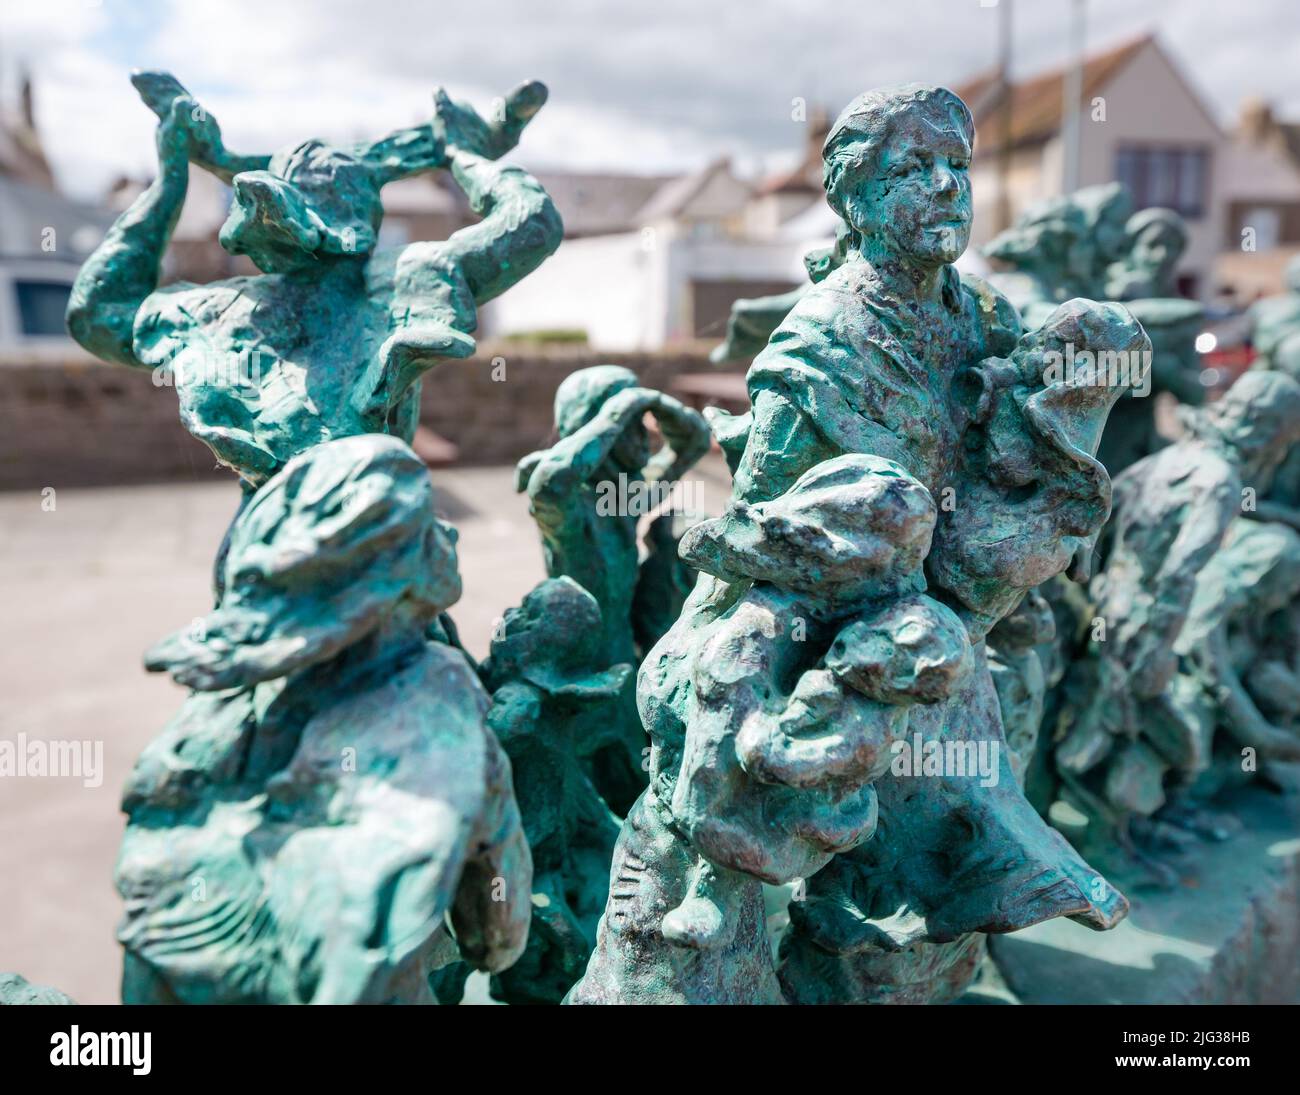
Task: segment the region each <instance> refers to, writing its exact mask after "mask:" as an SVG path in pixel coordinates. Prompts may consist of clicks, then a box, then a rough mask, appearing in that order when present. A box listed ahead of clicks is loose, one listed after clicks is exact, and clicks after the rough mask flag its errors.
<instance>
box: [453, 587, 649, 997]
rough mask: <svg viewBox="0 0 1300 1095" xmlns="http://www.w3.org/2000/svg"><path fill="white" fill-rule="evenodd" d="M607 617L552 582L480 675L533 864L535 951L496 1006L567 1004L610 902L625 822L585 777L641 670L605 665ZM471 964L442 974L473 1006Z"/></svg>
mask: <svg viewBox="0 0 1300 1095" xmlns="http://www.w3.org/2000/svg"><path fill="white" fill-rule="evenodd" d="M600 636H601V627H600V608H599V607H598V606H597V604H596V600H595V598H594V597H592V595H591V594H590V593H588V592H587V591H586V590H585V589H583V588H582V587H581V586H580V585H578V583H577V582H575V581H574V580H573V579H572V578H548V579H547V580H546V581H544V582H542V583H541V584H540V585H538V586H537V587H536V588H535V589H534V590H532V592H530V593H529V594H528V596H527V597H525V598H524V601H523V604H522V605H520V606H519V607H518V608H512V609H510V610H509V611H508V612H507V613H506V614H505V617H504V619H503V620H502V621H501V624H500V625H499V627H498V628H497V631H496V634H495V635H494V636H493V639H492V650H491V653H490V654H489V656H488V658H487V660H486V661H485V662H484V663H483V665H482V666H481V667H480V673H481V676H482V678H483V681H484V683H485V684H486V685H487V687H488V688H489V689H490V690H491V692H492V707H491V709H490V710H489V711H488V718H487V721H488V726H489V727H491V729H492V731H493V732H494V733H495V734H496V736H497V738H498V739H499V740H500V741H501V744H502V746H503V748H504V749H505V751H506V755H507V756H508V757H509V758H510V765H511V770H512V772H513V774H514V783H515V788H516V791H517V794H518V800H519V810H520V814H521V815H522V818H523V826H524V833H525V835H526V836H527V837H528V844H529V847H530V849H531V851H532V857H533V894H532V902H533V913H532V927H531V928H530V930H529V934H528V947H527V949H526V950H525V951H524V954H523V956H522V957H521V958H520V960H519V961H518V962H517V963H516V964H515V965H514V966H512V967H511V968H510V969H509V970H505V971H503V972H502V973H500V974H497V975H496V976H494V977H493V978H492V980H491V983H490V991H491V994H492V996H493V997H495V998H496V999H498V1000H502V1001H504V1002H506V1003H512V1004H558V1003H559V1002H560V1001H561V1000H562V999H563V997H564V994H565V993H566V992H568V991H569V989H570V987H571V986H572V985H573V983H574V982H575V981H577V980H578V978H579V977H581V976H582V971H583V969H584V968H585V967H586V964H587V958H588V956H589V955H590V954H591V950H592V947H593V946H594V944H595V941H596V921H597V920H598V919H599V917H600V914H601V911H602V910H603V909H604V907H605V898H606V895H607V894H608V893H609V863H610V859H611V858H612V856H613V852H614V842H615V841H616V840H617V839H618V825H619V822H618V818H616V817H615V816H614V814H613V813H612V812H611V811H610V809H609V807H608V806H607V805H606V804H605V801H604V799H602V798H601V796H600V793H599V792H598V791H597V790H596V788H595V786H594V785H593V784H592V782H591V779H590V778H589V777H588V775H587V774H586V771H585V770H584V767H585V766H584V764H583V761H584V755H583V749H584V747H585V745H586V744H587V743H588V742H590V741H598V740H601V738H602V735H603V734H604V731H605V726H606V724H607V723H608V722H609V721H610V720H611V719H613V718H617V717H618V715H619V709H620V706H621V704H622V702H623V699H624V697H625V695H626V690H627V684H628V681H629V680H630V679H631V677H632V672H633V667H632V666H631V665H628V664H620V665H614V666H609V667H604V663H603V660H602V659H603V656H602V652H601V641H600ZM468 974H469V967H468V966H466V965H464V964H461V965H458V966H456V967H447V968H446V970H445V971H444V972H442V973H440V974H439V975H437V976H436V977H435V993H436V994H437V995H438V997H439V999H440V1000H442V1001H443V1002H444V1003H452V1002H456V1001H459V1000H460V999H461V996H462V993H463V989H464V982H465V978H466V977H467V976H468Z"/></svg>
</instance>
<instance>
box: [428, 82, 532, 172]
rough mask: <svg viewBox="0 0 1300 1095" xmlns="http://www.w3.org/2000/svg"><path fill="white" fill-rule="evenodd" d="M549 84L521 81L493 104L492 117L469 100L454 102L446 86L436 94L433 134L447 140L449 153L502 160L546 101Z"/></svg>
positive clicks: (434, 99) (434, 95)
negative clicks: (488, 116) (484, 113)
mask: <svg viewBox="0 0 1300 1095" xmlns="http://www.w3.org/2000/svg"><path fill="white" fill-rule="evenodd" d="M546 95H547V92H546V85H545V84H543V83H541V82H539V81H537V80H530V81H529V82H528V83H524V84H520V85H519V86H518V87H517V88H515V89H514V90H513V91H512V92H510V94H509V95H507V96H506V97H505V98H504V99H497V100H496V101H495V102H494V103H493V109H492V111H491V117H490V118H488V119H486V120H485V119H484V118H483V117H482V116H481V115H480V114H479V113H478V111H476V110H475V109H474V108H473V107H472V106H469V105H468V104H466V103H457V102H455V101H454V100H453V99H452V98H451V97H450V96H449V95H448V94H447V92H446V91H445V90H444V89H443V88H438V89H437V90H436V91H435V92H434V93H433V122H432V128H433V133H434V136H435V137H437V138H439V139H440V140H442V141H443V142H445V144H446V146H447V149H448V152H449V153H450V152H452V151H461V152H468V153H471V154H473V155H475V156H482V157H483V158H485V159H488V160H496V159H500V157H502V156H504V155H505V154H506V153H507V152H509V151H510V150H511V149H512V148H514V147H515V145H517V144H518V143H519V137H520V135H521V134H522V133H523V131H524V127H525V126H526V125H527V124H528V123H529V122H530V121H531V120H532V117H533V115H534V114H536V113H537V112H538V111H539V110H541V108H542V105H543V104H544V103H545V102H546Z"/></svg>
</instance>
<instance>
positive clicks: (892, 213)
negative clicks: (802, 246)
mask: <svg viewBox="0 0 1300 1095" xmlns="http://www.w3.org/2000/svg"><path fill="white" fill-rule="evenodd" d="M974 140H975V123H974V120H973V119H972V118H971V113H970V111H969V110H968V109H967V108H966V104H965V103H963V102H962V101H961V99H959V98H958V97H957V96H956V95H954V94H953V93H952V92H951V91H949V90H948V89H947V88H941V87H926V86H923V85H921V84H902V85H900V86H898V87H891V88H877V89H876V90H875V91H868V92H866V93H865V94H863V95H860V96H858V98H856V99H854V100H853V102H851V103H850V104H849V105H848V106H847V107H846V108H845V109H844V111H843V113H841V114H840V116H839V118H837V119H836V121H835V124H834V125H833V126H832V127H831V131H830V133H829V134H828V135H827V138H826V143H825V145H824V146H823V148H822V157H823V161H824V177H825V183H826V200H827V201H828V202H829V203H830V205H831V208H832V209H834V210H835V212H837V213H838V214H839V215H840V216H841V217H842V218H843V219H844V220H845V221H846V222H847V223H848V224H849V226H850V227H851V228H852V229H853V234H854V244H855V245H856V247H857V248H858V249H859V250H861V251H863V252H864V253H866V254H867V256H868V257H869V258H872V259H876V260H879V259H882V258H887V257H892V258H895V259H898V260H901V261H903V262H905V263H907V264H909V265H912V266H916V267H919V268H922V269H929V268H934V267H938V266H942V265H944V264H946V263H951V262H954V261H956V259H957V258H958V257H959V256H960V255H961V253H962V252H963V251H965V250H966V245H967V243H968V242H969V241H970V224H971V192H970V177H969V174H968V169H969V166H970V157H971V146H972V144H973V143H974Z"/></svg>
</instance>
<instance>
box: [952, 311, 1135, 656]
mask: <svg viewBox="0 0 1300 1095" xmlns="http://www.w3.org/2000/svg"><path fill="white" fill-rule="evenodd" d="M1150 351H1151V343H1150V340H1149V339H1148V338H1147V336H1146V333H1145V332H1144V331H1143V330H1142V327H1141V325H1140V324H1139V323H1138V322H1137V321H1136V320H1135V319H1134V318H1133V317H1132V316H1131V315H1130V314H1129V312H1128V310H1127V309H1126V308H1124V307H1123V306H1121V305H1118V304H1098V303H1096V302H1094V301H1090V300H1082V299H1078V298H1076V299H1074V300H1068V301H1066V302H1065V303H1064V304H1062V305H1060V306H1059V307H1058V308H1057V309H1056V310H1055V311H1054V312H1053V313H1052V314H1051V315H1050V316H1049V317H1048V318H1047V320H1046V322H1044V324H1043V325H1042V326H1041V327H1039V328H1037V329H1036V330H1033V331H1030V332H1028V333H1026V334H1025V335H1023V336H1021V338H1020V341H1019V342H1018V343H1017V345H1016V348H1015V349H1014V350H1013V351H1012V353H1011V357H1010V358H1009V359H1004V358H987V359H985V360H984V361H981V362H979V363H978V364H977V365H974V366H971V367H970V368H969V369H966V370H964V371H963V372H962V373H961V374H959V375H958V377H957V380H956V382H955V383H956V384H957V385H958V392H959V396H960V397H961V401H962V402H963V403H964V404H965V406H966V407H967V408H968V410H969V413H970V417H971V425H970V427H969V429H968V430H967V432H966V436H965V446H964V451H963V452H962V454H961V456H960V458H959V460H958V464H957V467H956V469H955V471H954V474H953V476H952V478H951V481H950V484H949V487H948V488H946V489H950V490H951V491H952V497H953V505H952V506H951V507H947V506H945V507H944V512H943V514H942V515H941V518H940V520H939V523H938V526H937V527H936V529H935V532H934V548H933V550H932V551H931V553H930V556H929V558H928V559H927V560H926V572H927V574H928V575H929V577H930V579H931V580H932V581H933V582H934V583H935V584H936V585H938V586H940V587H942V588H943V589H944V590H946V591H947V592H949V593H950V594H952V596H953V597H955V598H956V600H957V601H958V602H959V605H960V607H959V609H958V615H960V616H961V617H962V620H963V622H964V623H965V624H966V626H967V628H968V629H969V630H970V634H971V636H972V638H974V639H978V638H981V637H983V636H984V635H986V634H987V633H988V631H989V629H991V628H992V627H993V625H994V624H996V623H997V622H998V620H1000V619H1002V618H1003V617H1004V616H1006V615H1007V614H1008V613H1009V612H1011V611H1012V610H1013V609H1014V608H1015V606H1016V605H1017V604H1018V603H1019V601H1020V599H1021V597H1022V596H1023V595H1024V593H1025V591H1026V590H1028V589H1032V588H1033V587H1034V586H1037V585H1040V584H1041V583H1043V582H1045V581H1047V580H1048V579H1049V578H1052V577H1055V576H1056V575H1057V574H1060V573H1063V572H1064V571H1065V570H1066V569H1067V568H1069V566H1070V563H1071V560H1072V559H1074V560H1075V561H1076V568H1077V569H1076V571H1075V575H1076V576H1078V577H1079V578H1081V579H1082V578H1085V577H1086V576H1087V571H1088V567H1089V565H1090V562H1091V555H1092V549H1093V544H1094V542H1095V540H1096V536H1097V533H1098V532H1099V531H1100V529H1101V526H1102V525H1103V524H1104V523H1105V521H1106V518H1107V516H1108V515H1109V513H1110V493H1111V488H1110V476H1109V475H1108V474H1107V472H1106V469H1105V468H1104V467H1102V465H1101V464H1100V463H1099V462H1098V460H1097V458H1096V454H1097V447H1098V445H1099V444H1100V442H1101V435H1102V431H1103V429H1104V428H1105V425H1106V418H1107V415H1108V414H1109V413H1110V409H1111V407H1112V406H1113V405H1114V403H1115V401H1116V400H1117V399H1119V398H1120V396H1122V395H1123V394H1124V393H1125V392H1126V391H1127V390H1129V388H1130V387H1134V388H1136V389H1137V391H1136V392H1135V394H1138V393H1140V392H1141V390H1142V388H1143V385H1144V382H1145V380H1146V378H1147V373H1148V370H1149V368H1150ZM1062 534H1064V535H1062Z"/></svg>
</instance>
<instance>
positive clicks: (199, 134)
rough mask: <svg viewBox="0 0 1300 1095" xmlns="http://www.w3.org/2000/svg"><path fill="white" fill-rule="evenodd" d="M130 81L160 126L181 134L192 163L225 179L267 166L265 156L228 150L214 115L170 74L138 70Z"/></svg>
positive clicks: (228, 179) (227, 180)
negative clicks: (173, 129)
mask: <svg viewBox="0 0 1300 1095" xmlns="http://www.w3.org/2000/svg"><path fill="white" fill-rule="evenodd" d="M131 83H132V84H134V85H135V89H136V91H137V92H139V94H140V98H141V99H142V100H143V101H144V103H145V105H146V106H147V107H148V108H149V109H150V110H152V111H153V112H154V113H155V114H157V115H158V119H159V122H160V123H161V125H162V126H163V127H166V126H169V125H170V126H172V127H174V128H175V129H176V130H177V131H178V132H179V133H180V134H181V135H182V137H183V140H184V147H185V151H186V155H187V156H188V158H189V160H190V162H191V163H193V164H197V165H198V166H199V167H202V168H203V169H204V170H206V171H211V172H212V173H213V174H214V175H216V176H218V177H219V178H221V179H224V180H225V181H226V182H229V181H230V179H231V178H232V177H233V176H234V175H236V174H238V173H239V172H240V171H248V170H255V169H257V168H259V167H265V166H266V157H264V156H237V155H235V154H234V153H232V152H231V151H229V150H228V149H227V148H226V145H225V142H224V141H223V140H222V139H221V127H220V126H219V125H217V120H216V118H214V117H213V116H212V115H211V114H209V113H208V112H207V110H205V109H204V108H203V107H202V106H201V105H200V104H199V101H198V100H197V99H195V98H194V96H193V95H191V94H190V93H189V92H188V91H187V90H186V89H185V87H184V86H183V85H182V84H181V82H180V81H179V80H177V79H176V77H175V76H173V75H172V74H171V73H169V72H138V71H137V72H134V73H132V74H131ZM160 151H161V149H160Z"/></svg>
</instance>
